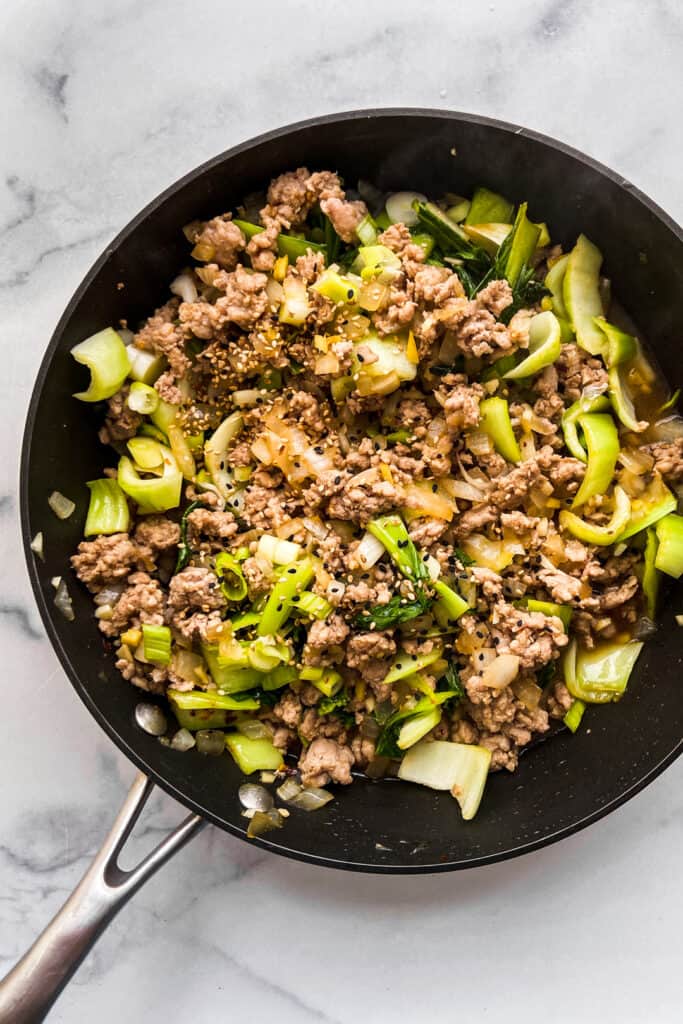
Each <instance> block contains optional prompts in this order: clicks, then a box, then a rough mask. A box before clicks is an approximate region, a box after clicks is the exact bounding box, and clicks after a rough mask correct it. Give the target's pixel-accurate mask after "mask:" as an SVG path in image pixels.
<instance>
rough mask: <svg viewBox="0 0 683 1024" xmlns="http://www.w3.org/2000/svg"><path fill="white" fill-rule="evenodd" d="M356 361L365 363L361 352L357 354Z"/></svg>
mask: <svg viewBox="0 0 683 1024" xmlns="http://www.w3.org/2000/svg"><path fill="white" fill-rule="evenodd" d="M356 359H357V360H358V362H359V363H364V362H365V359H363V356H362V355H361V354H360V352H356Z"/></svg>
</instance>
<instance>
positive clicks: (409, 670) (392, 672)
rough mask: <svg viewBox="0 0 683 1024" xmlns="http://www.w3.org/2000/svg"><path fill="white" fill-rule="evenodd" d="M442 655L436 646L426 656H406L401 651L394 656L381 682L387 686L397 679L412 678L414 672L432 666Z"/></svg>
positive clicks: (439, 648)
mask: <svg viewBox="0 0 683 1024" xmlns="http://www.w3.org/2000/svg"><path fill="white" fill-rule="evenodd" d="M442 653H443V651H442V649H441V647H436V646H435V647H434V649H433V650H431V651H429V652H428V653H427V654H415V655H413V654H406V652H405V651H403V652H402V653H399V654H398V655H397V656H396V658H395V660H394V662H393V664H392V665H391V667H390V668H389V671H388V672H387V674H386V675H385V677H384V679H383V680H382V682H384V683H386V685H387V686H388V685H389V684H390V683H395V682H397V681H398V680H399V679H405V677H406V676H412V675H413V674H414V673H415V672H421V671H422V669H423V668H427V666H428V665H433V664H434V662H435V661H438V660H439V658H440V657H441V655H442Z"/></svg>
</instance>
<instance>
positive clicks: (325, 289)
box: [311, 269, 358, 305]
mask: <svg viewBox="0 0 683 1024" xmlns="http://www.w3.org/2000/svg"><path fill="white" fill-rule="evenodd" d="M311 290H312V291H314V292H317V293H318V294H319V295H322V296H323V297H324V298H326V299H329V300H330V302H334V303H336V304H342V305H346V304H348V303H353V302H357V301H358V285H357V284H356V283H355V282H354V281H352V280H351V279H350V278H348V277H343V276H342V275H341V274H339V273H337V271H336V270H332V269H330V270H325V271H324V272H323V273H322V274H321V275H320V277H319V278H318V280H317V281H316V282H315V284H313V285H311Z"/></svg>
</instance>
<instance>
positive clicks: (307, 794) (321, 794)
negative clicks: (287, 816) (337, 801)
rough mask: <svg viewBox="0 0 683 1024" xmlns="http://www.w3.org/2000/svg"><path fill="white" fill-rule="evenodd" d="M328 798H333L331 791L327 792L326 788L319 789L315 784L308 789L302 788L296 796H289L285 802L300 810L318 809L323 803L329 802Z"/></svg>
mask: <svg viewBox="0 0 683 1024" xmlns="http://www.w3.org/2000/svg"><path fill="white" fill-rule="evenodd" d="M330 800H334V797H333V796H332V794H331V793H328V792H327V790H326V789H319V788H318V787H317V786H311V787H310V788H308V789H303V790H302V791H301V792H300V793H298V794H297V795H296V796H293V797H291V798H290V799H289V800H288V801H287V802H288V803H289V804H291V806H292V807H297V808H298V809H299V810H300V811H318V810H320V808H321V807H324V806H325V804H329V802H330Z"/></svg>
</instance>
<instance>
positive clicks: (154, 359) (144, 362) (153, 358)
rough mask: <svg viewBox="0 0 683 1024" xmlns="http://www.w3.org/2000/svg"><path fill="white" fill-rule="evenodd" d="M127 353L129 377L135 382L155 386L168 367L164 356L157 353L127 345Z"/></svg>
mask: <svg viewBox="0 0 683 1024" xmlns="http://www.w3.org/2000/svg"><path fill="white" fill-rule="evenodd" d="M126 352H127V353H128V359H129V361H130V370H129V376H130V377H132V378H133V380H139V381H141V382H142V383H143V384H153V383H154V381H155V380H156V379H157V378H158V377H160V376H161V373H162V371H163V369H164V366H165V365H166V359H165V357H164V356H162V355H159V354H158V353H157V352H147V351H145V350H144V349H142V348H138V347H137V346H136V345H133V344H131V345H126Z"/></svg>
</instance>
